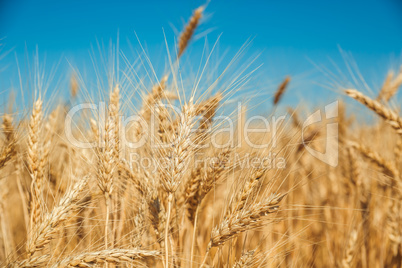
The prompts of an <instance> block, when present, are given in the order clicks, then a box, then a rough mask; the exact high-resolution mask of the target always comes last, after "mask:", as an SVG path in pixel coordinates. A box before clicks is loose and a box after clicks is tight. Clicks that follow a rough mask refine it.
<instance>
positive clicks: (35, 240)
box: [27, 177, 88, 256]
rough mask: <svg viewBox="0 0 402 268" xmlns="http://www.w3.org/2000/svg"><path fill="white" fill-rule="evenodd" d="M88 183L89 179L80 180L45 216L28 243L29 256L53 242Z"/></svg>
mask: <svg viewBox="0 0 402 268" xmlns="http://www.w3.org/2000/svg"><path fill="white" fill-rule="evenodd" d="M87 183H88V177H84V178H83V179H80V180H79V181H78V182H77V183H76V184H75V185H74V187H73V188H72V189H71V190H70V191H68V192H67V193H66V194H65V195H64V197H63V198H62V199H61V200H60V202H59V204H58V205H57V206H56V207H55V208H53V210H52V211H51V212H50V213H47V214H46V215H45V217H44V219H43V221H42V222H41V223H40V224H39V225H38V226H35V228H34V230H33V234H32V237H31V239H30V240H28V241H27V251H28V255H29V256H32V254H33V253H35V252H36V251H38V250H40V249H43V248H44V247H45V245H47V244H48V243H49V242H50V241H51V240H52V238H53V236H54V234H56V233H57V231H58V230H59V227H60V226H61V224H62V223H63V222H65V221H66V220H67V219H68V218H69V216H70V215H71V212H72V211H73V210H74V208H75V206H76V203H77V202H78V201H79V195H80V193H81V192H82V191H83V190H84V188H85V186H86V185H87Z"/></svg>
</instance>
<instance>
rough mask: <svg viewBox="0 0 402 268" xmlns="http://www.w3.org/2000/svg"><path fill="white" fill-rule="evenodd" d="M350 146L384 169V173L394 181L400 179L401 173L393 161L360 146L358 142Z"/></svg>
mask: <svg viewBox="0 0 402 268" xmlns="http://www.w3.org/2000/svg"><path fill="white" fill-rule="evenodd" d="M349 145H350V146H351V147H353V148H354V149H356V150H357V151H359V152H360V153H361V154H362V155H363V156H364V157H366V158H367V159H369V160H371V161H372V162H374V163H375V164H377V165H378V166H379V167H380V168H382V169H383V171H384V173H385V174H386V175H388V176H390V177H392V178H394V179H397V178H399V171H398V169H397V168H396V167H395V165H394V163H393V162H391V161H386V160H385V159H384V158H383V157H381V156H380V154H378V153H377V152H375V151H373V150H371V149H370V148H368V147H366V146H364V145H362V144H359V143H357V142H349Z"/></svg>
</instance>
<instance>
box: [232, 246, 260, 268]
mask: <svg viewBox="0 0 402 268" xmlns="http://www.w3.org/2000/svg"><path fill="white" fill-rule="evenodd" d="M261 255H262V254H261V253H260V252H257V251H256V250H249V251H247V252H244V253H243V254H241V257H240V259H239V260H238V261H236V262H235V264H233V266H232V267H233V268H252V267H260V265H261V259H262V256H261Z"/></svg>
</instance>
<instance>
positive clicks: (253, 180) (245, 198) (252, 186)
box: [228, 169, 265, 213]
mask: <svg viewBox="0 0 402 268" xmlns="http://www.w3.org/2000/svg"><path fill="white" fill-rule="evenodd" d="M264 172H265V170H260V169H257V170H253V171H252V172H251V173H250V175H248V176H249V177H248V178H247V180H246V183H245V184H244V186H243V187H242V189H241V190H240V193H239V194H238V197H237V199H236V200H235V204H234V205H233V207H232V208H231V210H230V211H228V213H235V212H237V211H240V210H242V209H243V208H244V206H245V205H246V204H247V203H249V202H250V201H252V200H253V193H254V192H255V191H256V189H257V186H258V184H259V182H260V179H261V177H262V176H263V175H264Z"/></svg>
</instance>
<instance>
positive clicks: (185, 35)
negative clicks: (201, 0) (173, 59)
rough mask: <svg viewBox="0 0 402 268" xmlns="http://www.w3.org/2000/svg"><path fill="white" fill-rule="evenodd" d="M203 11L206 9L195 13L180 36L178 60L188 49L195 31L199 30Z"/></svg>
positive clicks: (201, 8) (199, 9) (200, 9)
mask: <svg viewBox="0 0 402 268" xmlns="http://www.w3.org/2000/svg"><path fill="white" fill-rule="evenodd" d="M203 11H204V7H199V8H197V9H196V10H195V11H194V14H193V16H192V17H191V19H190V21H189V22H188V24H187V26H186V28H185V29H184V31H183V32H182V34H181V35H180V37H179V44H178V47H179V51H178V58H180V57H181V55H182V54H183V52H184V50H185V49H186V47H187V45H188V43H189V41H190V39H191V37H192V36H193V34H194V31H195V29H196V28H197V26H198V23H199V22H200V19H201V17H202V12H203Z"/></svg>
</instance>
